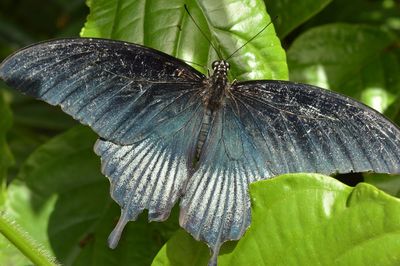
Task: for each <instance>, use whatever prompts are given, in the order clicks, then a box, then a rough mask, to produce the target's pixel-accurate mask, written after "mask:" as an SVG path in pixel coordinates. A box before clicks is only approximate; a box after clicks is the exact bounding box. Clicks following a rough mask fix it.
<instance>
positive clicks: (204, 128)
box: [196, 109, 213, 160]
mask: <svg viewBox="0 0 400 266" xmlns="http://www.w3.org/2000/svg"><path fill="white" fill-rule="evenodd" d="M212 117H213V112H212V111H211V110H210V109H206V110H205V113H204V116H203V122H202V123H201V128H200V133H199V138H198V140H197V145H196V159H197V160H198V159H199V158H200V153H201V149H202V148H203V145H204V142H205V140H206V138H207V135H208V131H209V130H210V127H211V122H212Z"/></svg>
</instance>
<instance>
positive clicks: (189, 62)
mask: <svg viewBox="0 0 400 266" xmlns="http://www.w3.org/2000/svg"><path fill="white" fill-rule="evenodd" d="M181 60H182V61H183V62H185V63H188V64H193V65H196V66H199V67H202V68H204V69H207V66H203V65H201V64H198V63H196V62H193V61H188V60H183V59H181Z"/></svg>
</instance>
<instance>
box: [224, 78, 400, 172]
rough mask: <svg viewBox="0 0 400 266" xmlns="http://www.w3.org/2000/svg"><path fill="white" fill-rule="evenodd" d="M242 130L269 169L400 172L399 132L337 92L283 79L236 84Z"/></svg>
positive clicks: (384, 119)
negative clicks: (249, 137)
mask: <svg viewBox="0 0 400 266" xmlns="http://www.w3.org/2000/svg"><path fill="white" fill-rule="evenodd" d="M232 94H233V96H234V99H235V104H237V106H238V109H239V112H238V117H239V119H240V121H241V123H242V129H243V132H244V133H245V134H246V135H247V136H251V139H252V142H253V144H254V146H255V147H256V149H257V150H258V151H259V152H261V153H262V155H261V156H262V157H263V158H264V160H265V162H266V163H267V164H268V167H269V169H270V172H271V173H274V174H283V173H293V172H317V173H324V174H333V173H349V172H367V171H373V172H377V173H400V130H399V128H398V127H397V126H396V125H394V124H393V123H391V122H390V121H389V120H388V119H387V118H385V117H384V116H383V115H381V114H380V113H378V112H377V111H375V110H373V109H371V108H369V107H367V106H365V105H364V104H362V103H360V102H357V101H355V100H353V99H351V98H348V97H346V96H343V95H341V94H338V93H335V92H332V91H329V90H324V89H321V88H317V87H314V86H310V85H304V84H296V83H291V82H283V81H250V82H242V83H237V84H236V85H235V86H234V87H233V90H232Z"/></svg>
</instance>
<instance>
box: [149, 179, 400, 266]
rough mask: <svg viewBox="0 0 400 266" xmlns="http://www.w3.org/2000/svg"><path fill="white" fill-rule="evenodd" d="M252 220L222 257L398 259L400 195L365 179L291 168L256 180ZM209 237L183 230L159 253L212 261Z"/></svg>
mask: <svg viewBox="0 0 400 266" xmlns="http://www.w3.org/2000/svg"><path fill="white" fill-rule="evenodd" d="M250 192H251V196H252V216H253V217H252V225H251V227H250V229H249V230H248V232H247V233H246V234H245V236H244V237H243V238H242V239H241V240H240V241H239V242H238V243H237V244H236V245H235V244H234V243H229V244H228V245H224V246H223V247H222V250H221V253H220V256H219V257H218V265H220V266H221V265H366V264H368V263H371V262H374V264H376V265H397V264H399V263H400V253H399V252H398V251H399V250H400V241H399V239H400V222H399V215H400V200H399V199H396V198H394V197H391V196H389V195H387V194H385V193H384V192H382V191H379V190H378V189H376V188H375V187H373V186H371V185H368V184H365V183H360V184H359V185H357V186H356V187H355V188H352V187H348V186H346V185H344V184H342V183H340V182H338V181H336V180H335V179H333V178H331V177H327V176H323V175H318V174H288V175H283V176H280V177H277V178H274V179H270V180H266V181H261V182H257V183H254V184H252V185H251V189H250ZM208 255H209V253H208V250H207V248H206V247H205V245H204V244H202V243H200V242H196V241H195V240H193V239H192V238H191V237H190V235H188V234H187V233H185V232H183V231H181V232H179V233H177V234H176V235H175V236H174V237H173V238H171V239H170V240H169V241H168V242H167V244H166V245H165V246H164V247H163V248H162V249H161V250H160V252H159V254H158V255H157V257H156V258H155V260H154V261H153V264H152V265H153V266H158V265H163V266H167V265H174V266H177V265H205V263H206V261H207V256H208Z"/></svg>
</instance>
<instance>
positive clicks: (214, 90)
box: [204, 60, 229, 112]
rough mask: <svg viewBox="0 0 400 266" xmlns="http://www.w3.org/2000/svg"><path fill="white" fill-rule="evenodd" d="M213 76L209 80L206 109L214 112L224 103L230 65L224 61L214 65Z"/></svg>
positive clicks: (216, 62) (215, 62)
mask: <svg viewBox="0 0 400 266" xmlns="http://www.w3.org/2000/svg"><path fill="white" fill-rule="evenodd" d="M212 68H213V71H214V72H213V74H212V76H211V77H210V78H209V79H208V86H207V92H206V97H205V99H204V100H205V104H206V108H207V109H209V110H211V111H212V112H214V111H215V110H217V109H218V108H219V107H220V106H221V104H222V103H223V97H224V95H225V90H226V87H227V84H228V78H227V73H228V70H229V63H228V62H226V61H224V60H218V61H214V62H213V63H212Z"/></svg>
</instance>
